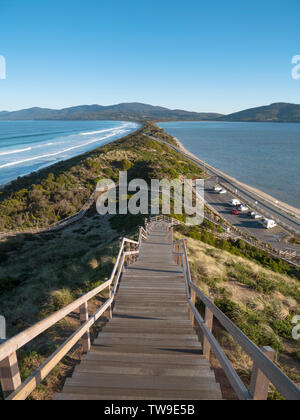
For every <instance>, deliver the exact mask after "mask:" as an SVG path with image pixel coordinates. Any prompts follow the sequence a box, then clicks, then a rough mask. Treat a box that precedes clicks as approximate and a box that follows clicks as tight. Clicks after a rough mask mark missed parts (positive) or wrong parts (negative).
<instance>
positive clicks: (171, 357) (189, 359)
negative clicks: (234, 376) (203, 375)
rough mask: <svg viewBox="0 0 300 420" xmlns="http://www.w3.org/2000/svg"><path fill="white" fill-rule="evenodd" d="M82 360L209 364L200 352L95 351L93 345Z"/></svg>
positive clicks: (167, 364) (102, 362) (180, 364)
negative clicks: (194, 353) (183, 353)
mask: <svg viewBox="0 0 300 420" xmlns="http://www.w3.org/2000/svg"><path fill="white" fill-rule="evenodd" d="M82 360H89V361H97V362H99V363H100V364H106V363H112V362H113V363H131V364H132V363H137V364H139V363H142V364H146V365H149V366H150V365H157V366H158V365H159V366H161V365H162V366H165V367H171V366H178V367H180V366H206V367H208V366H209V364H208V362H207V360H206V359H205V357H204V356H203V355H202V354H196V355H193V354H188V355H184V356H182V355H181V354H180V353H179V354H164V353H156V354H153V353H149V352H148V353H146V352H145V353H140V354H139V353H133V354H132V353H122V354H120V352H119V353H118V352H112V351H111V352H105V351H97V350H96V349H95V348H94V347H93V348H92V350H91V351H90V352H89V353H88V354H86V355H84V356H83V359H82Z"/></svg>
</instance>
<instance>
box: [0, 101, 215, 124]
mask: <svg viewBox="0 0 300 420" xmlns="http://www.w3.org/2000/svg"><path fill="white" fill-rule="evenodd" d="M221 116H222V114H215V113H197V112H188V111H183V110H180V109H175V110H171V109H168V108H162V107H159V106H152V105H146V104H141V103H124V104H119V105H111V106H101V105H82V106H76V107H72V108H64V109H60V110H56V109H47V108H30V109H23V110H20V111H13V112H5V111H3V112H0V120H9V121H16V120H126V121H186V120H188V121H208V120H216V119H217V118H219V117H221Z"/></svg>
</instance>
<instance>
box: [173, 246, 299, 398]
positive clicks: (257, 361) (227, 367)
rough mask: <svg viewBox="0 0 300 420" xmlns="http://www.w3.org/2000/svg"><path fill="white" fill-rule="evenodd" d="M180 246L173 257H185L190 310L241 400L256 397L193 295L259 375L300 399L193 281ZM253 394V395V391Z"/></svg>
mask: <svg viewBox="0 0 300 420" xmlns="http://www.w3.org/2000/svg"><path fill="white" fill-rule="evenodd" d="M180 245H181V251H179V252H178V251H177V252H176V251H174V254H175V257H176V258H175V260H177V258H178V254H179V255H181V256H182V267H183V273H184V279H185V283H186V289H187V299H188V305H189V308H190V311H191V312H192V314H193V317H195V319H196V321H197V323H198V325H199V327H200V329H201V331H202V333H203V336H204V337H205V338H206V339H207V340H208V342H209V344H210V346H211V348H212V350H213V352H214V353H215V355H216V357H217V359H218V360H219V362H220V364H221V365H222V367H223V369H224V372H225V374H226V376H227V378H228V380H229V382H230V383H231V385H232V387H233V389H234V390H235V392H236V394H237V396H238V397H239V399H243V400H245V399H246V400H248V399H253V394H252V393H251V392H249V391H248V390H247V389H246V387H245V385H244V384H243V382H242V381H241V380H240V378H239V377H238V375H237V373H236V372H235V371H234V368H233V367H232V365H231V363H230V361H229V360H228V358H227V356H226V355H225V353H224V351H223V350H222V348H221V346H220V344H219V343H218V342H217V340H216V338H215V337H214V336H213V334H212V331H211V329H210V328H208V327H207V325H206V322H205V320H204V319H203V318H202V317H201V315H200V314H199V312H198V310H197V308H196V305H195V298H194V302H193V299H192V298H191V294H194V296H198V298H199V299H200V300H201V302H202V303H204V305H205V307H206V310H208V311H210V312H211V313H212V314H213V316H214V317H216V319H218V321H219V322H220V324H221V325H222V326H223V327H224V328H225V329H226V330H227V331H228V332H229V333H230V334H231V336H232V337H233V338H234V339H235V340H236V342H237V343H238V344H239V345H240V346H241V347H242V348H243V350H244V351H245V352H246V353H247V354H248V356H249V357H250V358H251V359H252V360H253V362H254V367H255V370H256V373H257V370H259V371H260V372H262V375H263V376H265V377H266V378H267V379H268V380H269V381H270V382H271V383H272V384H273V385H274V386H275V387H276V388H277V390H278V391H279V392H280V393H281V394H282V395H283V397H285V398H286V399H288V400H300V390H299V388H298V387H297V386H296V385H295V384H294V383H293V382H292V381H291V380H290V379H289V378H288V377H287V376H286V375H285V374H284V373H283V372H282V371H281V370H280V369H279V368H278V367H277V366H276V365H275V364H274V363H273V361H272V360H270V358H269V357H268V356H267V355H266V354H265V353H264V352H263V351H262V350H261V349H260V348H259V347H257V346H256V345H255V344H254V343H253V342H252V341H251V340H250V339H249V338H248V337H247V336H246V335H245V334H244V333H243V332H242V331H241V330H240V329H239V328H238V327H237V326H236V325H235V324H234V323H233V322H232V321H231V320H230V319H229V318H228V317H227V316H226V315H225V314H224V313H223V312H222V311H221V310H220V309H219V308H218V307H217V306H216V305H215V304H214V303H213V302H212V301H211V300H210V299H209V298H208V297H207V296H205V295H204V294H203V293H202V292H201V291H200V290H199V289H198V287H197V286H196V285H195V284H194V283H193V282H192V279H191V274H190V268H189V261H188V255H187V248H186V240H184V239H182V240H179V241H176V242H174V243H173V246H174V248H175V247H176V248H178V247H179V246H180ZM267 388H268V387H266V389H267ZM251 391H252V392H253V390H251ZM264 397H265V398H266V397H267V395H264Z"/></svg>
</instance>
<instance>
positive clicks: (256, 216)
mask: <svg viewBox="0 0 300 420" xmlns="http://www.w3.org/2000/svg"><path fill="white" fill-rule="evenodd" d="M251 217H252V218H253V219H254V220H259V219H261V215H260V214H257V213H254V214H253V215H252V216H251Z"/></svg>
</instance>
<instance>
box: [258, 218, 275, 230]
mask: <svg viewBox="0 0 300 420" xmlns="http://www.w3.org/2000/svg"><path fill="white" fill-rule="evenodd" d="M262 225H263V226H264V227H265V228H266V229H272V228H274V227H276V226H277V224H276V222H275V220H272V219H264V220H263V221H262Z"/></svg>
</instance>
